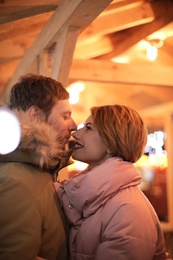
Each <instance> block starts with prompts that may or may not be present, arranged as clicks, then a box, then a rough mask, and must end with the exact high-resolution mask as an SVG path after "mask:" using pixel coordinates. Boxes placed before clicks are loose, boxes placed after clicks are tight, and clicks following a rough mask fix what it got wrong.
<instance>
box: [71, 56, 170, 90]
mask: <svg viewBox="0 0 173 260" xmlns="http://www.w3.org/2000/svg"><path fill="white" fill-rule="evenodd" d="M146 75H147V76H146ZM69 78H70V80H84V81H95V82H96V81H98V82H107V83H125V84H141V85H155V86H171V87H173V78H172V67H168V66H152V65H142V67H141V66H139V65H135V64H133V66H132V64H130V65H128V64H117V63H116V64H115V63H114V62H111V61H101V60H85V61H80V60H75V61H73V63H72V67H71V71H70V75H69Z"/></svg>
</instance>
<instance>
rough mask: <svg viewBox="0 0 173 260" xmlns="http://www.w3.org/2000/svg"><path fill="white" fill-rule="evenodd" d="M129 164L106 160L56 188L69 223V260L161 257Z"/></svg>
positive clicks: (155, 225)
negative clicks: (70, 224)
mask: <svg viewBox="0 0 173 260" xmlns="http://www.w3.org/2000/svg"><path fill="white" fill-rule="evenodd" d="M140 182H141V176H140V173H139V172H138V170H137V169H136V168H135V167H134V165H133V164H132V163H130V162H125V161H122V160H121V159H119V158H109V159H108V160H106V161H105V162H104V163H103V164H101V165H99V166H96V167H95V168H93V169H91V170H90V169H89V168H88V169H87V170H86V171H84V172H83V173H81V174H79V175H78V176H75V177H74V178H72V179H71V180H69V181H65V182H64V183H63V184H62V185H61V187H60V188H59V189H58V196H59V199H60V201H61V203H62V206H63V208H64V211H65V213H66V215H67V217H68V219H69V221H70V222H71V223H72V226H71V231H70V254H71V260H105V259H108V260H152V259H153V260H164V259H166V255H165V244H164V237H163V234H162V231H161V227H160V223H159V220H158V217H157V215H156V213H155V211H154V209H153V207H152V206H151V204H150V202H149V201H148V199H147V198H146V197H145V195H144V194H143V192H142V191H141V190H140V188H139V187H138V185H139V184H140Z"/></svg>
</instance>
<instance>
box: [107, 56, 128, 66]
mask: <svg viewBox="0 0 173 260" xmlns="http://www.w3.org/2000/svg"><path fill="white" fill-rule="evenodd" d="M111 61H113V62H115V63H121V64H128V63H129V58H128V57H127V56H126V57H125V56H124V57H116V58H112V59H111Z"/></svg>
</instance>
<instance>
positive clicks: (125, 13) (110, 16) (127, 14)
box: [78, 0, 167, 45]
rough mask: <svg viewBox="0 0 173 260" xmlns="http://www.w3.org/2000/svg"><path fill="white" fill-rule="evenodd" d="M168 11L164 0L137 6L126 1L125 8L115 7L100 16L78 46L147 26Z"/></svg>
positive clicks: (89, 27) (86, 31)
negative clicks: (111, 34)
mask: <svg viewBox="0 0 173 260" xmlns="http://www.w3.org/2000/svg"><path fill="white" fill-rule="evenodd" d="M132 2H133V5H132ZM139 4H140V5H139ZM110 6H111V5H110ZM158 7H160V8H158ZM154 10H155V11H154ZM166 11H167V9H166V6H165V3H163V1H162V0H159V1H156V2H154V3H152V4H151V3H148V2H143V1H142V2H141V1H138V2H137V3H136V1H135V4H134V1H128V2H127V1H125V3H124V5H123V8H122V4H121V5H119V6H117V7H116V5H115V6H114V9H112V10H111V12H108V11H107V12H106V11H105V12H104V15H100V16H99V17H98V18H97V19H96V20H95V21H94V22H93V23H92V24H90V25H89V26H88V27H87V28H86V29H85V31H83V32H82V34H81V35H80V36H79V40H78V45H80V44H81V45H84V44H86V43H88V42H93V40H94V39H98V38H100V37H101V36H103V35H105V34H110V33H115V32H118V31H121V30H125V29H128V28H131V27H135V26H139V25H142V24H147V23H149V22H151V21H153V20H154V19H155V18H156V17H158V16H161V15H163V14H165V13H166ZM110 21H111V22H110Z"/></svg>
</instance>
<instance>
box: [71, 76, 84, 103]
mask: <svg viewBox="0 0 173 260" xmlns="http://www.w3.org/2000/svg"><path fill="white" fill-rule="evenodd" d="M84 90H85V84H84V83H83V82H80V81H78V82H75V83H73V84H71V85H70V86H68V88H67V91H68V92H69V94H70V99H69V101H70V104H72V105H74V104H77V103H78V102H79V98H80V92H82V91H84Z"/></svg>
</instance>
